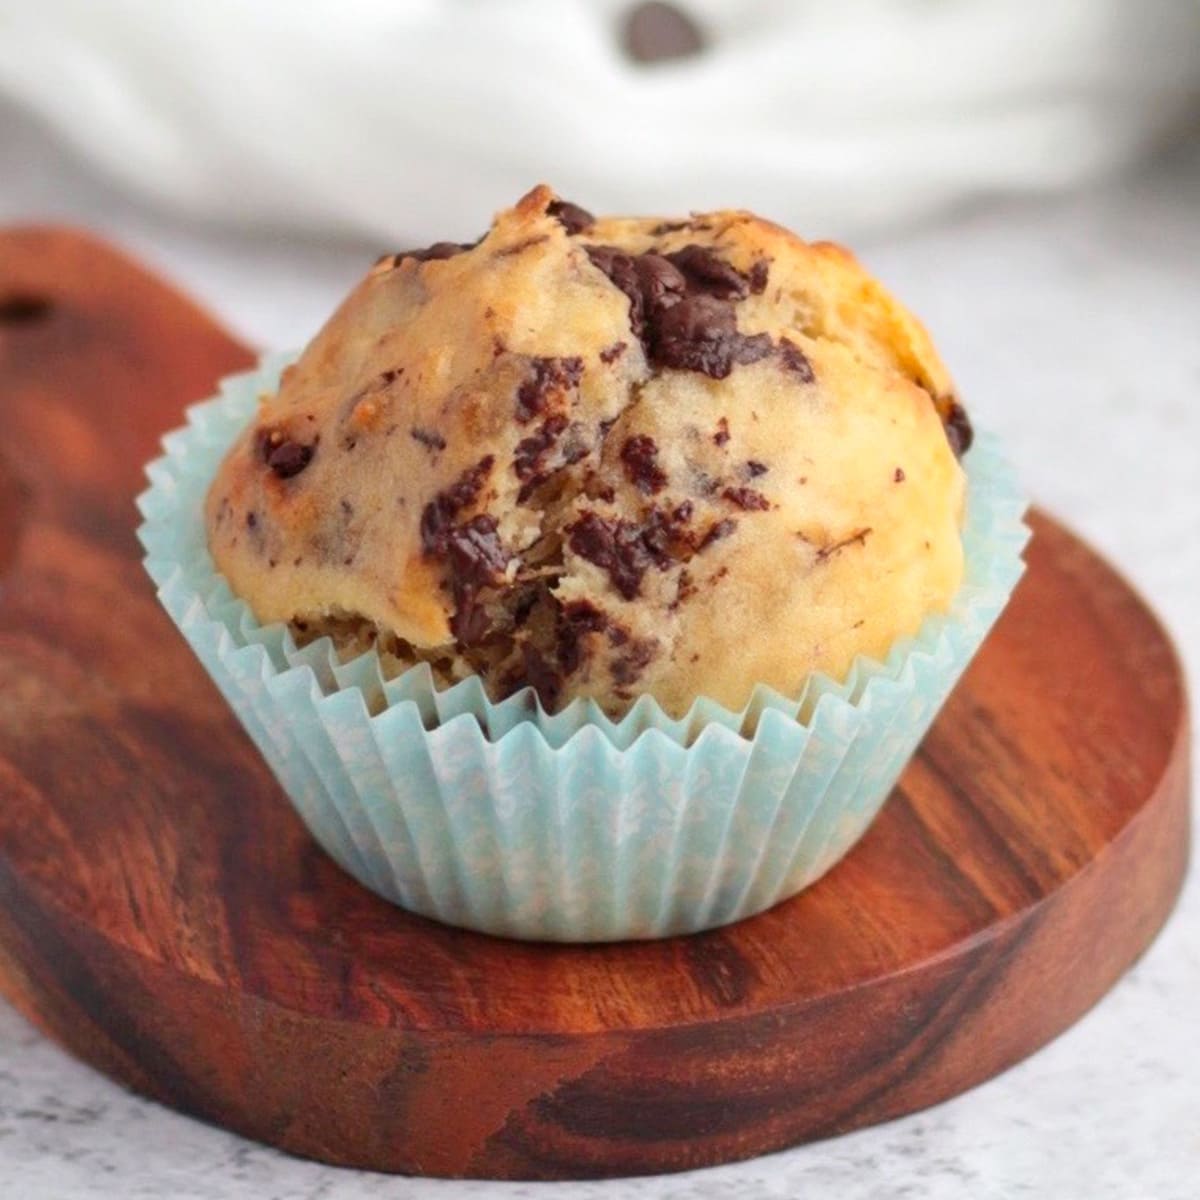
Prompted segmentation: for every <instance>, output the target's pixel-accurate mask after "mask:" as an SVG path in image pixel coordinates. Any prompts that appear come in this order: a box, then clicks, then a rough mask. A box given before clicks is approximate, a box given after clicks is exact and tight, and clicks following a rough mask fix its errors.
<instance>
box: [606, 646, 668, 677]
mask: <svg viewBox="0 0 1200 1200" xmlns="http://www.w3.org/2000/svg"><path fill="white" fill-rule="evenodd" d="M658 648H659V642H658V639H657V638H633V639H632V640H631V641H630V642H629V649H628V650H626V651H625V653H624V654H622V655H621V657H620V658H618V659H615V660H614V661H613V664H612V677H613V682H614V683H615V684H617V686H618V687H630V686H631V685H632V684H634V683H636V682H637V681H638V679H639V678H641V675H642V672H643V671H644V670H645V669H646V668H647V667H648V666H649V665H650V663H651V662H652V661H653V659H654V657H655V656H656V655H657V654H658Z"/></svg>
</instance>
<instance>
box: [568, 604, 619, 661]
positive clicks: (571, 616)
mask: <svg viewBox="0 0 1200 1200" xmlns="http://www.w3.org/2000/svg"><path fill="white" fill-rule="evenodd" d="M607 624H608V618H607V617H606V616H605V615H604V613H602V612H601V611H600V609H598V608H597V607H596V606H595V605H594V604H593V603H592V602H591V601H590V600H572V601H571V602H570V603H569V604H565V605H563V608H562V611H561V612H560V614H559V621H558V639H557V647H556V649H557V650H558V661H559V665H560V666H561V667H562V670H563V672H564V673H565V674H567V675H571V674H573V673H574V672H575V671H577V670H579V665H580V663H581V662H582V661H583V650H582V647H581V645H580V643H581V641H582V639H583V638H584V637H585V636H586V635H587V634H589V633H599V632H600V631H601V630H602V629H603V628H604V627H605V626H606V625H607Z"/></svg>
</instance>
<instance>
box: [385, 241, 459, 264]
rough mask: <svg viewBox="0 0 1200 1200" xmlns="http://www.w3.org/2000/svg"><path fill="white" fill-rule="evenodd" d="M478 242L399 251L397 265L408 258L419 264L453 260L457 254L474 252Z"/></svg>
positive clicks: (439, 244) (454, 243)
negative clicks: (447, 259)
mask: <svg viewBox="0 0 1200 1200" xmlns="http://www.w3.org/2000/svg"><path fill="white" fill-rule="evenodd" d="M477 245H479V243H478V242H472V243H471V244H469V245H468V244H467V243H465V242H434V243H433V245H432V246H426V247H425V249H424V250H399V251H397V252H396V254H395V255H393V258H394V260H395V262H396V264H397V265H399V264H400V263H401V262H403V261H404V259H406V258H412V259H416V261H417V262H433V261H434V260H435V259H443V258H453V257H454V256H455V255H456V254H463V253H465V252H466V251H467V250H473V249H474V248H475V247H476V246H477Z"/></svg>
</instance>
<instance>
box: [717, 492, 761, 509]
mask: <svg viewBox="0 0 1200 1200" xmlns="http://www.w3.org/2000/svg"><path fill="white" fill-rule="evenodd" d="M721 495H722V496H724V497H725V499H726V500H728V501H729V502H730V504H736V505H737V506H738V508H741V509H744V510H745V511H747V512H754V511H757V512H765V511H766V510H767V509H768V508H770V507H771V502H770V501H769V500H768V499H767V498H766V496H764V495H763V494H762V492H756V491H755V490H754V489H753V488H748V487H727V488H726V489H725V490H724V491H723V492H722V493H721Z"/></svg>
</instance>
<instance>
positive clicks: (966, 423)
mask: <svg viewBox="0 0 1200 1200" xmlns="http://www.w3.org/2000/svg"><path fill="white" fill-rule="evenodd" d="M942 424H943V425H944V426H945V429H946V440H947V441H948V442H949V443H950V449H951V450H953V451H954V457H955V458H962V456H963V455H964V454H966V452H967V451H968V450H970V448H971V443H972V442H973V441H974V440H975V431H974V429H972V428H971V421H970V418H969V417H968V416H967V410H966V409H965V408H963V406H962V405H961V404H959V402H958V401H957V400H951V401H950V405H949V407H948V408H947V409H946V412H945V414H944V415H943V417H942Z"/></svg>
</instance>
